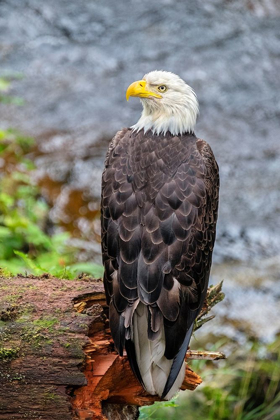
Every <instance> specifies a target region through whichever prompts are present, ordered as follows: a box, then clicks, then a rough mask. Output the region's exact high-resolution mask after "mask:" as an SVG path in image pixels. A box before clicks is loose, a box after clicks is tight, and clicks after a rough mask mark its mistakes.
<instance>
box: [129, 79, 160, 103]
mask: <svg viewBox="0 0 280 420" xmlns="http://www.w3.org/2000/svg"><path fill="white" fill-rule="evenodd" d="M146 84H147V82H146V80H138V81H137V82H134V83H131V85H130V86H129V87H128V88H127V91H126V100H127V101H128V100H129V98H130V97H131V96H138V97H140V98H150V97H151V96H154V97H155V98H159V99H160V98H162V96H161V95H158V94H157V93H154V92H150V91H149V90H146Z"/></svg>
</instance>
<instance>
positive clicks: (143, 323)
mask: <svg viewBox="0 0 280 420" xmlns="http://www.w3.org/2000/svg"><path fill="white" fill-rule="evenodd" d="M132 341H133V342H134V345H135V352H136V360H137V364H138V367H139V370H140V374H141V377H142V379H143V382H144V385H145V388H146V391H147V392H149V394H152V395H155V394H158V395H159V396H161V395H162V392H163V390H164V387H165V384H166V381H167V379H168V376H169V373H170V369H171V366H172V363H173V360H168V359H166V357H165V356H164V352H165V334H164V328H163V326H162V328H161V333H160V334H159V336H158V337H157V338H156V339H155V340H154V341H151V340H149V339H148V308H147V306H145V305H144V304H143V303H141V302H140V303H139V304H138V306H137V308H136V310H135V312H134V315H133V327H132ZM184 377H185V364H184V363H183V365H182V368H181V370H180V372H179V375H178V377H177V379H176V381H175V382H174V385H173V386H172V388H171V389H170V391H169V392H168V394H167V395H166V397H165V399H166V400H169V399H170V398H172V397H173V396H174V395H175V394H176V393H177V392H178V391H179V389H180V386H181V385H182V383H183V380H184Z"/></svg>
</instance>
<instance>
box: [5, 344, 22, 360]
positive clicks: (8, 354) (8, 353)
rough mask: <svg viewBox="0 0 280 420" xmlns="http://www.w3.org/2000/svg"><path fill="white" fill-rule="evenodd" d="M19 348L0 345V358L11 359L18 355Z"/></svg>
mask: <svg viewBox="0 0 280 420" xmlns="http://www.w3.org/2000/svg"><path fill="white" fill-rule="evenodd" d="M19 350H20V349H19V348H18V347H16V348H7V347H0V360H11V359H15V358H16V357H17V356H18V353H19Z"/></svg>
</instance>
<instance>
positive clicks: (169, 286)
mask: <svg viewBox="0 0 280 420" xmlns="http://www.w3.org/2000/svg"><path fill="white" fill-rule="evenodd" d="M218 194H219V175H218V166H217V163H216V161H215V158H214V156H213V153H212V150H211V148H210V146H209V145H208V144H207V143H206V142H204V141H203V140H199V139H197V138H196V136H195V135H194V134H184V135H179V136H173V135H171V134H170V133H167V134H165V135H163V134H162V135H154V134H152V132H151V131H148V132H146V133H144V131H143V130H141V131H139V132H135V131H133V130H131V129H124V130H122V131H120V132H118V133H117V134H116V136H115V137H114V139H113V141H112V143H111V145H110V147H109V150H108V153H107V158H106V163H105V170H104V172H103V177H102V203H101V213H102V215H101V224H102V250H103V262H104V267H105V273H104V285H105V291H106V296H107V302H108V304H109V305H110V327H111V331H112V335H113V339H114V342H115V346H116V348H117V350H118V352H119V353H120V354H122V352H123V348H124V347H125V345H126V343H129V346H128V348H129V349H130V350H129V351H128V356H129V359H130V363H131V365H132V368H133V370H134V372H136V373H135V374H136V375H137V376H138V378H139V380H140V381H141V380H142V382H143V383H144V386H145V388H146V389H147V391H148V392H150V393H151V394H155V393H156V394H159V395H162V393H163V391H164V394H165V398H170V396H172V395H171V394H172V393H173V394H174V393H175V392H176V391H177V390H178V389H179V387H180V386H181V383H182V381H183V377H184V375H183V373H184V366H183V367H182V364H183V358H182V357H181V359H182V360H181V359H180V361H178V360H179V359H178V358H177V359H176V355H177V354H178V353H179V352H180V349H182V350H181V353H182V352H183V351H186V349H187V346H188V342H187V343H186V337H188V340H187V341H189V339H190V335H191V329H192V326H193V323H194V320H195V318H196V316H197V315H198V313H199V311H200V309H201V306H202V304H203V301H204V298H205V295H206V291H207V285H208V279H209V273H210V267H211V259H212V251H213V246H214V241H215V231H216V220H217V211H218ZM188 332H189V333H188ZM182 346H183V347H184V349H183V347H182ZM133 347H134V348H133ZM134 350H135V352H134ZM181 353H180V354H181ZM133 354H135V356H133ZM174 359H175V360H177V362H176V363H175V361H174ZM173 361H174V363H173ZM170 371H172V377H173V378H175V379H174V381H176V382H175V384H173V383H172V384H171V382H172V381H170V380H169V385H168V387H169V389H167V388H168V387H167V388H166V387H165V385H166V383H167V382H168V378H169V375H170ZM137 372H138V373H137ZM139 374H140V376H141V378H140V377H139ZM176 377H178V379H177V380H176ZM174 381H173V382H174ZM170 384H171V385H170ZM171 387H172V390H171V391H172V392H170V388H171Z"/></svg>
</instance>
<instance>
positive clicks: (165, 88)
mask: <svg viewBox="0 0 280 420" xmlns="http://www.w3.org/2000/svg"><path fill="white" fill-rule="evenodd" d="M166 90H167V87H166V86H165V85H160V86H158V91H159V92H165V91H166Z"/></svg>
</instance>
